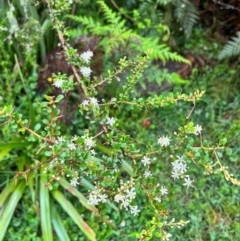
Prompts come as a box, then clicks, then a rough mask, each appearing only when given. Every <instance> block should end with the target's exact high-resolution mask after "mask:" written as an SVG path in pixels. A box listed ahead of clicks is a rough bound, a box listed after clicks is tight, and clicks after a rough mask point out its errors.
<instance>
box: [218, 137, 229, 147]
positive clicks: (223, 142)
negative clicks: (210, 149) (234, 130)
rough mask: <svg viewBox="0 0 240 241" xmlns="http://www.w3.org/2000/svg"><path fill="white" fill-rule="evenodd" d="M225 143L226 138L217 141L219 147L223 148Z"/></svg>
mask: <svg viewBox="0 0 240 241" xmlns="http://www.w3.org/2000/svg"><path fill="white" fill-rule="evenodd" d="M226 143H227V138H223V139H221V140H220V141H219V145H220V146H224V145H225V144H226Z"/></svg>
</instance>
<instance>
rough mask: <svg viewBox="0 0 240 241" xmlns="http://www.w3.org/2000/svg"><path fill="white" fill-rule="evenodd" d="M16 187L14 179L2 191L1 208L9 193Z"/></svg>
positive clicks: (0, 196) (0, 194)
mask: <svg viewBox="0 0 240 241" xmlns="http://www.w3.org/2000/svg"><path fill="white" fill-rule="evenodd" d="M15 187H16V186H15V185H14V180H12V181H11V182H9V183H8V185H7V186H6V187H5V188H4V189H3V191H2V192H1V193H0V209H1V208H2V206H3V204H4V202H5V201H6V200H7V198H8V197H9V195H10V194H11V193H12V192H13V191H14V189H15Z"/></svg>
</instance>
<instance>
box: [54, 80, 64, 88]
mask: <svg viewBox="0 0 240 241" xmlns="http://www.w3.org/2000/svg"><path fill="white" fill-rule="evenodd" d="M63 82H64V80H63V79H58V80H56V81H54V83H53V85H54V86H55V87H57V88H61V87H62V85H63Z"/></svg>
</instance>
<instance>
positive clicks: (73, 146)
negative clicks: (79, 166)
mask: <svg viewBox="0 0 240 241" xmlns="http://www.w3.org/2000/svg"><path fill="white" fill-rule="evenodd" d="M68 148H69V149H70V150H71V151H72V150H76V145H75V144H74V143H69V144H68Z"/></svg>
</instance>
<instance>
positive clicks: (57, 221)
mask: <svg viewBox="0 0 240 241" xmlns="http://www.w3.org/2000/svg"><path fill="white" fill-rule="evenodd" d="M50 209H51V217H52V224H53V227H54V230H55V231H56V233H57V236H58V238H59V240H60V241H70V238H69V236H68V233H67V231H66V229H65V227H64V225H63V222H62V219H61V218H60V216H59V215H58V212H57V211H56V208H55V206H54V203H53V201H51V203H50Z"/></svg>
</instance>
